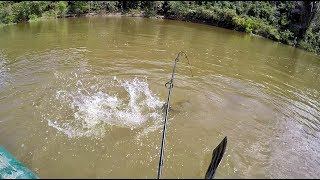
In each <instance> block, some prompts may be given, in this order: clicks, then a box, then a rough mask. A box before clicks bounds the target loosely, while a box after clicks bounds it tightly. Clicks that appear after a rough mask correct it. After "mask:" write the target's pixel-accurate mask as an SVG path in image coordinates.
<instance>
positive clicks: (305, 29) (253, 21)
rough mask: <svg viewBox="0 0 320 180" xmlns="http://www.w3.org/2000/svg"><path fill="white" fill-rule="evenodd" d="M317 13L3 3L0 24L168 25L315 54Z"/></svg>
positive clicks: (283, 7)
mask: <svg viewBox="0 0 320 180" xmlns="http://www.w3.org/2000/svg"><path fill="white" fill-rule="evenodd" d="M319 7H320V5H319V3H317V2H315V1H310V2H304V1H295V2H282V1H274V2H262V1H261V2H259V1H256V2H251V1H246V2H240V1H237V2H233V1H221V2H219V1H214V2H209V1H199V2H198V1H181V2H180V1H148V2H147V1H135V2H131V1H98V2H96V1H59V2H52V1H21V2H11V1H4V2H0V24H13V23H20V22H35V21H40V20H46V19H52V18H62V17H65V18H75V17H82V16H85V17H92V16H126V17H146V18H159V19H171V20H181V21H188V22H194V23H201V24H208V25H212V26H217V27H222V28H226V29H231V30H235V31H240V32H246V33H250V34H255V35H258V36H262V37H265V38H267V39H271V40H274V41H277V42H281V43H283V44H287V45H291V46H293V47H297V48H301V49H304V50H307V51H310V52H313V53H315V54H320V10H319V9H320V8H319Z"/></svg>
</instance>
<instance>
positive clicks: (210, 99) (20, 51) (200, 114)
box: [0, 17, 320, 178]
mask: <svg viewBox="0 0 320 180" xmlns="http://www.w3.org/2000/svg"><path fill="white" fill-rule="evenodd" d="M179 51H184V52H186V54H187V55H188V58H189V60H190V62H191V66H190V67H191V69H192V74H193V76H192V74H191V72H190V70H189V66H188V64H187V61H186V59H184V58H181V59H180V61H179V62H178V64H177V71H176V74H175V81H174V88H173V91H172V96H171V108H172V109H171V110H170V112H169V119H168V124H167V134H166V140H167V141H166V147H165V152H164V166H163V171H162V177H163V178H203V177H204V175H205V172H206V170H207V168H208V165H209V162H210V160H211V154H212V150H213V149H214V148H215V147H216V146H217V145H218V144H219V142H220V141H221V140H222V139H223V138H224V136H227V137H228V145H227V149H226V152H225V155H224V158H223V159H222V161H221V164H220V166H219V168H218V170H217V173H216V176H215V177H216V178H319V177H320V171H319V169H320V94H319V92H320V57H319V56H316V55H313V54H311V53H309V52H305V51H303V50H301V49H297V48H294V47H290V46H287V45H283V44H280V43H277V42H273V41H270V40H267V39H264V38H261V37H257V36H253V35H249V34H245V33H241V32H236V31H232V30H227V29H222V28H218V27H213V26H208V25H204V24H195V23H189V22H182V21H173V20H161V19H145V18H131V17H90V18H68V19H58V20H48V21H43V22H33V23H21V24H17V25H11V26H5V27H2V28H1V29H0V145H2V146H3V147H5V148H6V149H7V150H8V151H9V152H11V153H12V154H13V155H14V156H15V157H16V158H17V159H18V160H20V161H21V162H22V163H23V164H25V165H26V167H28V168H29V169H30V170H32V171H34V172H35V173H36V174H37V175H38V176H39V177H41V178H156V177H157V168H158V162H159V153H160V145H161V134H162V125H163V121H164V111H163V110H162V106H163V104H164V103H165V101H166V99H167V95H168V89H166V88H165V86H164V84H165V83H166V82H168V81H169V80H170V77H171V72H172V68H173V63H174V59H175V57H176V56H177V54H178V52H179Z"/></svg>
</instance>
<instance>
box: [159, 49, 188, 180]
mask: <svg viewBox="0 0 320 180" xmlns="http://www.w3.org/2000/svg"><path fill="white" fill-rule="evenodd" d="M182 54H184V55H185V58H186V59H187V60H188V64H189V67H190V62H189V59H188V57H187V54H186V53H184V52H183V51H180V52H179V53H178V55H177V57H176V59H175V60H174V66H173V71H172V74H171V79H170V81H169V82H167V83H166V84H165V87H166V88H168V89H169V94H168V100H167V103H166V104H165V107H166V114H165V118H164V124H163V131H162V142H161V149H160V160H159V167H158V179H159V178H160V176H161V173H162V166H163V153H164V145H165V141H166V130H167V120H168V114H169V108H170V95H171V91H172V88H173V79H174V73H175V71H176V65H177V62H179V58H180V55H182ZM190 71H191V67H190ZM191 76H193V75H192V71H191ZM168 84H169V87H168Z"/></svg>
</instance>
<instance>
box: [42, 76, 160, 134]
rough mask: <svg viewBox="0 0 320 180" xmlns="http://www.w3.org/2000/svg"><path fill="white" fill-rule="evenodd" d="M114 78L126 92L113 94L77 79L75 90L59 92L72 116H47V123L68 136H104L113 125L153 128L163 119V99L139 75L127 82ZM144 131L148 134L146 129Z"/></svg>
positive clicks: (57, 98)
mask: <svg viewBox="0 0 320 180" xmlns="http://www.w3.org/2000/svg"><path fill="white" fill-rule="evenodd" d="M114 81H116V85H115V86H119V87H120V90H122V91H123V92H124V93H122V94H121V95H119V93H121V92H119V93H118V94H112V93H111V92H105V91H101V90H98V91H94V89H96V87H94V86H91V88H85V86H84V85H83V83H82V81H80V80H78V81H77V88H76V90H74V91H68V90H59V91H57V92H56V97H55V98H56V100H58V102H59V101H60V102H61V103H62V104H66V105H67V108H68V109H70V110H71V116H70V114H69V117H70V118H68V119H64V118H56V119H55V120H54V119H51V118H48V119H47V121H48V125H49V126H51V127H53V128H55V129H56V130H58V131H60V132H62V133H64V134H65V135H67V136H68V137H69V138H74V137H82V136H87V137H95V138H101V137H103V136H104V135H105V134H106V131H107V127H108V126H110V125H112V126H113V125H114V126H119V127H125V128H130V129H131V130H133V129H138V130H139V128H140V129H141V128H142V129H144V128H145V129H150V128H151V129H154V127H156V126H157V125H156V124H158V123H159V122H161V119H162V118H161V117H162V111H161V106H162V104H163V102H162V101H160V99H159V98H158V97H157V96H155V95H154V94H153V93H152V91H151V90H150V88H149V86H148V83H147V82H146V81H142V80H139V79H137V78H134V79H132V80H124V81H121V80H118V79H117V78H114ZM61 108H62V107H60V109H61ZM65 118H66V117H65ZM147 122H149V123H147ZM141 131H142V132H143V133H145V131H144V130H141Z"/></svg>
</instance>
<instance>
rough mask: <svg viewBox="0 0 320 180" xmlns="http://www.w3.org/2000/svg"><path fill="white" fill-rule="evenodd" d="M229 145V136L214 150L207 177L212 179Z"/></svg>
mask: <svg viewBox="0 0 320 180" xmlns="http://www.w3.org/2000/svg"><path fill="white" fill-rule="evenodd" d="M226 147H227V136H226V137H225V138H224V139H223V140H222V141H221V143H220V144H219V145H218V146H217V147H216V148H215V149H214V150H213V153H212V159H211V162H210V165H209V167H208V170H207V173H206V176H205V179H212V178H213V177H214V175H215V172H216V169H217V168H218V166H219V164H220V162H221V159H222V157H223V154H224V152H225V150H226Z"/></svg>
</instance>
